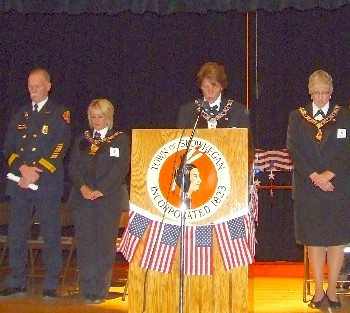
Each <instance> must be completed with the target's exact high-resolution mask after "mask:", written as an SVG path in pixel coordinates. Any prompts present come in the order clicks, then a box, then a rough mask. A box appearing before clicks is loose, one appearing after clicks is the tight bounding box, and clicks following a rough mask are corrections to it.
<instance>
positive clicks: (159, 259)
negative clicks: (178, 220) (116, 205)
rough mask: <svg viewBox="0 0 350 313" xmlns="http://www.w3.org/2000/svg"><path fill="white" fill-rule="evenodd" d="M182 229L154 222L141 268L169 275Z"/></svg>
mask: <svg viewBox="0 0 350 313" xmlns="http://www.w3.org/2000/svg"><path fill="white" fill-rule="evenodd" d="M180 229H181V227H180V226H178V225H172V224H167V223H163V222H159V221H152V223H151V228H150V233H149V236H148V239H147V243H146V247H145V250H144V252H143V255H142V259H141V264H140V266H141V267H142V268H148V269H151V270H154V271H159V272H162V273H169V272H170V270H171V265H172V263H173V260H174V255H175V249H176V246H177V243H178V241H179V234H180Z"/></svg>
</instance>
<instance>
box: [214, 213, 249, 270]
mask: <svg viewBox="0 0 350 313" xmlns="http://www.w3.org/2000/svg"><path fill="white" fill-rule="evenodd" d="M214 229H215V233H216V236H217V239H218V244H219V250H220V254H221V257H222V260H223V263H224V267H225V269H226V270H227V271H228V270H230V269H232V268H234V267H238V266H243V265H247V264H251V263H253V257H252V254H251V252H250V249H249V247H248V244H247V239H246V232H245V227H244V219H243V216H240V217H238V218H234V219H231V220H229V221H225V222H222V223H218V224H215V226H214Z"/></svg>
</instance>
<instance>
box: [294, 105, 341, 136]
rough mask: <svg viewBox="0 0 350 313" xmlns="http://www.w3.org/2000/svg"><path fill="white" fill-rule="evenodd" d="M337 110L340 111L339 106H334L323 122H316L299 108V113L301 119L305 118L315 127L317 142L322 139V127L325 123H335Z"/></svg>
mask: <svg viewBox="0 0 350 313" xmlns="http://www.w3.org/2000/svg"><path fill="white" fill-rule="evenodd" d="M339 110H340V106H339V105H335V106H334V109H333V111H332V113H331V114H329V115H328V116H327V117H326V118H324V119H323V120H321V121H318V120H315V119H314V118H313V117H311V116H310V115H309V114H307V113H306V110H305V108H299V112H300V114H301V115H302V117H303V118H305V119H306V120H307V121H308V122H309V123H311V124H313V125H315V126H316V127H317V130H318V131H317V134H316V139H317V140H318V141H321V140H322V137H323V133H322V127H323V126H324V125H326V124H327V123H329V122H330V121H335V117H336V116H337V114H338V112H339Z"/></svg>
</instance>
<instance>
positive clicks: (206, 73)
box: [176, 62, 250, 129]
mask: <svg viewBox="0 0 350 313" xmlns="http://www.w3.org/2000/svg"><path fill="white" fill-rule="evenodd" d="M197 87H198V88H199V90H200V91H201V93H202V95H203V98H202V99H200V100H196V101H194V102H191V103H188V104H185V105H183V106H181V107H180V110H179V114H178V118H177V126H176V127H177V128H192V127H193V125H194V123H195V121H196V118H197V116H198V114H199V113H201V114H200V118H199V121H198V126H197V127H198V128H231V127H237V128H248V129H250V122H249V112H248V110H246V109H245V107H244V106H243V105H242V104H240V103H238V102H236V101H234V100H229V99H226V98H225V96H224V95H223V93H224V91H225V89H226V88H227V75H226V71H225V68H224V66H222V65H220V64H218V63H216V62H207V63H204V64H203V65H202V66H201V67H200V69H199V70H198V72H197ZM203 103H204V105H203ZM201 106H202V107H203V110H201Z"/></svg>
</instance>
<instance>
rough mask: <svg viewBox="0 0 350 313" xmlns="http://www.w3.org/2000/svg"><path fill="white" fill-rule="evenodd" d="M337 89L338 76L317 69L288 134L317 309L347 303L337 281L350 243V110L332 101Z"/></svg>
mask: <svg viewBox="0 0 350 313" xmlns="http://www.w3.org/2000/svg"><path fill="white" fill-rule="evenodd" d="M332 92H333V82H332V77H331V76H330V75H329V74H328V73H327V72H325V71H322V70H318V71H316V72H314V73H313V74H312V75H311V76H310V78H309V94H310V96H311V100H312V103H309V104H307V105H306V106H305V107H301V108H299V109H298V110H295V111H293V112H291V114H290V116H289V125H288V133H287V147H288V149H289V152H290V155H291V158H292V161H293V164H294V171H293V200H294V216H295V236H296V240H297V242H298V243H300V244H302V245H304V246H307V249H308V255H309V260H310V264H311V267H312V272H313V277H314V282H315V294H314V296H313V298H312V300H311V303H310V304H309V306H310V307H311V308H319V307H322V306H324V305H326V304H327V303H328V304H329V305H330V306H331V307H333V308H336V307H340V306H341V303H340V302H339V301H338V298H337V295H336V284H337V280H338V276H339V273H340V270H341V267H342V265H343V259H344V244H347V243H349V242H350V227H349V221H350V179H349V177H350V162H349V156H350V114H349V113H350V112H349V110H348V109H346V108H343V107H341V106H339V105H336V104H335V103H333V102H331V101H330V99H331V96H332ZM326 260H327V265H328V287H327V291H326V292H325V291H324V290H323V277H324V272H323V271H324V265H325V263H326Z"/></svg>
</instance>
